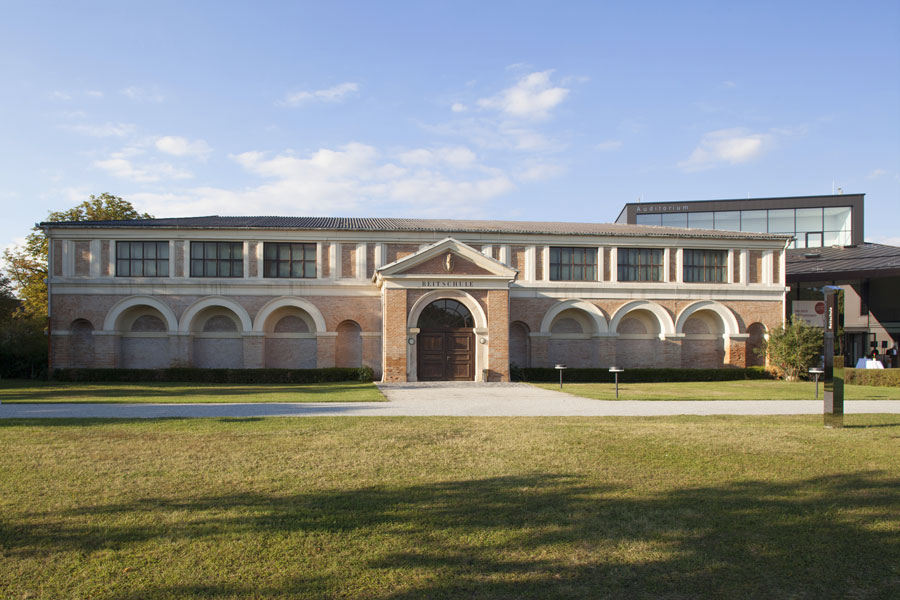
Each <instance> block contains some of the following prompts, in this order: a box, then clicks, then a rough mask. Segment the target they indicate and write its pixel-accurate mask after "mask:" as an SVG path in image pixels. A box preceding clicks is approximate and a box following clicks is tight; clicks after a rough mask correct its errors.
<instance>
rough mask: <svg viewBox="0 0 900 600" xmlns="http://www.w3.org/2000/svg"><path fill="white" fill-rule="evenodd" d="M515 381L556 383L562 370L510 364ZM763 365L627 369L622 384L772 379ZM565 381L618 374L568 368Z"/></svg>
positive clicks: (597, 379) (586, 380)
mask: <svg viewBox="0 0 900 600" xmlns="http://www.w3.org/2000/svg"><path fill="white" fill-rule="evenodd" d="M509 373H510V377H511V378H512V379H513V381H528V382H531V383H553V382H557V381H559V371H558V370H556V369H554V368H551V367H533V368H521V367H517V366H510V369H509ZM772 378H773V377H772V374H771V373H769V372H768V371H766V369H765V368H763V367H749V368H747V369H626V370H625V371H624V372H622V373H619V382H620V383H662V382H674V381H736V380H742V379H772ZM563 381H565V382H568V383H612V382H613V381H615V374H614V373H610V372H609V369H603V368H591V369H576V368H572V369H566V370H565V372H563Z"/></svg>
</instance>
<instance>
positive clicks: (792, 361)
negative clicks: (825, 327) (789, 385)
mask: <svg viewBox="0 0 900 600" xmlns="http://www.w3.org/2000/svg"><path fill="white" fill-rule="evenodd" d="M824 343H825V340H824V335H823V331H822V329H820V328H818V327H813V326H812V325H808V324H807V323H806V321H804V320H803V319H795V318H794V317H793V316H791V318H790V320H789V321H788V322H787V323H785V324H784V325H782V326H781V327H777V328H775V329H773V330H772V331H770V332H769V340H768V342H766V343H765V345H764V346H763V347H762V348H761V349H760V350H759V351H758V352H759V353H760V354H762V355H765V354H768V355H769V363H770V364H772V365H774V366H776V367H778V368H779V369H781V371H782V372H783V373H784V378H785V379H786V380H788V381H797V379H799V377H800V375H801V374H804V373H806V372H807V370H808V369H810V368H811V367H816V366H818V365H819V359H820V357H821V355H822V351H823V349H824Z"/></svg>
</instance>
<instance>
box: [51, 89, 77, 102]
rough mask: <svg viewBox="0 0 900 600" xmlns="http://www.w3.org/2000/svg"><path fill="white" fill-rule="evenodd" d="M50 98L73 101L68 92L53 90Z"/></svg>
mask: <svg viewBox="0 0 900 600" xmlns="http://www.w3.org/2000/svg"><path fill="white" fill-rule="evenodd" d="M49 96H50V98H52V99H53V100H71V99H72V95H71V94H67V93H66V92H61V91H59V90H53V91H52V92H50V94H49Z"/></svg>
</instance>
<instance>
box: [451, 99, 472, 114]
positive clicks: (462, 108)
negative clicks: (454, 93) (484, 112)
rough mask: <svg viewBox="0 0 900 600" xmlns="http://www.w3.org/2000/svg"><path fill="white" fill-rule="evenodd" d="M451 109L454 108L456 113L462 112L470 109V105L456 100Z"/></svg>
mask: <svg viewBox="0 0 900 600" xmlns="http://www.w3.org/2000/svg"><path fill="white" fill-rule="evenodd" d="M450 110H452V111H453V112H455V113H461V112H466V111H467V110H468V107H466V105H465V104H463V103H462V102H454V103H453V106H451V107H450Z"/></svg>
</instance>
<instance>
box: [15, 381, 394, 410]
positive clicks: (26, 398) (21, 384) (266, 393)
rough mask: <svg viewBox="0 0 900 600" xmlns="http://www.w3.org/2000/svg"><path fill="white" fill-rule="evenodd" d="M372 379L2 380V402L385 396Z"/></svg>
mask: <svg viewBox="0 0 900 600" xmlns="http://www.w3.org/2000/svg"><path fill="white" fill-rule="evenodd" d="M384 401H386V399H385V397H384V396H383V395H382V394H381V392H380V391H378V388H377V387H375V385H374V384H372V383H359V382H355V381H344V382H339V383H310V384H304V385H289V384H261V385H244V384H227V383H195V384H189V383H60V382H56V381H28V380H16V379H5V380H0V402H3V403H4V404H14V403H23V402H104V403H127V402H139V403H146V402H158V403H165V404H172V403H180V402H201V403H210V402H384Z"/></svg>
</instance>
